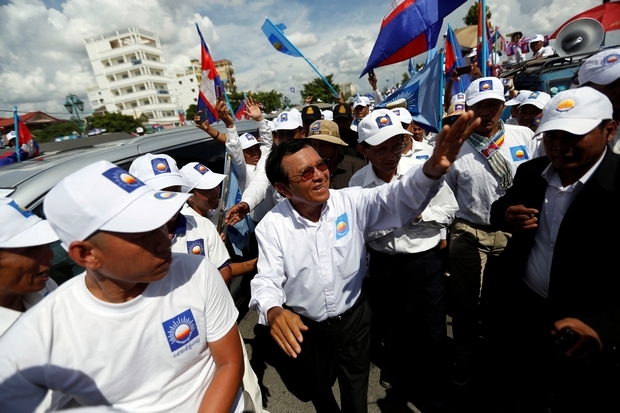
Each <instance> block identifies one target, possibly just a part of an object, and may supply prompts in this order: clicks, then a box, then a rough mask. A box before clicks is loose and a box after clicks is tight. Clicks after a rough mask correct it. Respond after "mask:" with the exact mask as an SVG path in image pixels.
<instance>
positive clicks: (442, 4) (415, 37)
mask: <svg viewBox="0 0 620 413" xmlns="http://www.w3.org/2000/svg"><path fill="white" fill-rule="evenodd" d="M463 3H465V0H441V1H439V0H393V1H392V6H391V9H390V11H389V12H388V14H387V16H385V17H384V18H383V21H382V23H381V29H380V31H379V36H378V37H377V40H376V42H375V45H374V47H373V49H372V52H371V53H370V57H369V58H368V63H367V64H366V68H365V69H364V70H363V71H362V74H361V75H360V77H362V76H364V75H365V74H366V73H368V72H369V71H370V70H371V69H374V68H376V67H380V66H387V65H390V64H393V63H398V62H402V61H404V60H407V59H409V58H410V57H414V56H417V55H419V54H420V53H424V52H426V51H427V50H430V49H432V48H433V47H435V45H436V44H437V38H438V37H439V32H440V30H441V25H442V24H443V18H444V17H446V16H447V15H448V14H450V13H452V12H453V11H454V10H455V9H456V8H457V7H459V6H460V5H461V4H463Z"/></svg>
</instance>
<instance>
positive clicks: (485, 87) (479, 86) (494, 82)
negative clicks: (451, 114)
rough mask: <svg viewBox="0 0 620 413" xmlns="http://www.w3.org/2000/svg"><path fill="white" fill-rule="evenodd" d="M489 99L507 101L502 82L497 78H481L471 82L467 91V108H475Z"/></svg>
mask: <svg viewBox="0 0 620 413" xmlns="http://www.w3.org/2000/svg"><path fill="white" fill-rule="evenodd" d="M487 99H495V100H501V101H502V102H504V101H505V99H504V85H503V84H502V81H501V80H499V79H498V78H496V77H481V78H479V79H476V80H474V81H473V82H471V84H470V85H469V87H468V88H467V91H465V103H467V106H473V105H475V104H476V103H478V102H480V101H483V100H487Z"/></svg>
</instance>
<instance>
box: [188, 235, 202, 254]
mask: <svg viewBox="0 0 620 413" xmlns="http://www.w3.org/2000/svg"><path fill="white" fill-rule="evenodd" d="M187 253H188V254H194V255H205V242H204V240H203V239H202V238H199V239H197V240H194V241H187Z"/></svg>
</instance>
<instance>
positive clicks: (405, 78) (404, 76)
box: [400, 72, 410, 85]
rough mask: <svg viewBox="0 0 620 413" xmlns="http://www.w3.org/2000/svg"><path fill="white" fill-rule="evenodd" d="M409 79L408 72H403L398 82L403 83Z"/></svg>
mask: <svg viewBox="0 0 620 413" xmlns="http://www.w3.org/2000/svg"><path fill="white" fill-rule="evenodd" d="M409 79H410V78H409V73H407V72H405V73H403V79H402V80H401V81H400V83H401V84H403V85H404V84H405V83H406V82H407V81H408V80H409Z"/></svg>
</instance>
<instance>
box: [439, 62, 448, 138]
mask: <svg viewBox="0 0 620 413" xmlns="http://www.w3.org/2000/svg"><path fill="white" fill-rule="evenodd" d="M440 54H441V64H440V65H439V105H438V106H439V121H438V122H437V133H439V132H441V128H442V127H443V93H444V90H443V72H444V64H445V62H446V54H445V51H443V52H440Z"/></svg>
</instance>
